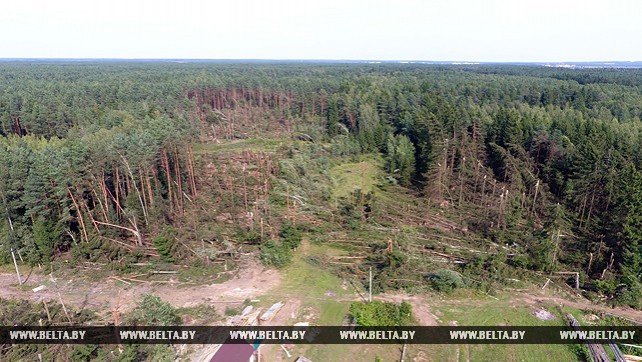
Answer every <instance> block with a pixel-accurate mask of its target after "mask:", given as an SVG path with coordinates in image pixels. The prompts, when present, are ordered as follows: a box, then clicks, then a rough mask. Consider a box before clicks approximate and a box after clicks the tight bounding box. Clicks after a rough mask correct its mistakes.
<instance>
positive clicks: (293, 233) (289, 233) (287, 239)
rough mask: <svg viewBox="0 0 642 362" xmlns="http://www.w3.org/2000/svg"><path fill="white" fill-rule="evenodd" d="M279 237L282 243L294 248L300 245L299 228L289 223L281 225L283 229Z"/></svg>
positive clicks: (301, 236) (301, 237)
mask: <svg viewBox="0 0 642 362" xmlns="http://www.w3.org/2000/svg"><path fill="white" fill-rule="evenodd" d="M281 238H282V239H283V240H282V243H283V245H285V246H287V247H288V248H290V249H292V250H294V249H296V248H298V247H299V245H301V240H302V239H303V235H302V233H301V230H299V229H298V228H297V227H295V226H292V225H291V224H286V225H285V226H283V230H281Z"/></svg>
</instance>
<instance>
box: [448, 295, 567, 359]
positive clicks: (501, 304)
mask: <svg viewBox="0 0 642 362" xmlns="http://www.w3.org/2000/svg"><path fill="white" fill-rule="evenodd" d="M459 294H460V293H453V295H451V296H450V298H448V299H445V300H443V301H442V302H436V303H437V304H438V306H437V307H435V309H438V310H439V311H440V312H441V313H443V317H442V320H443V321H444V324H448V323H453V322H454V321H456V322H457V325H459V326H475V325H479V326H499V325H513V326H547V325H550V326H556V325H564V321H563V319H562V316H561V315H560V314H559V311H558V310H556V307H555V306H554V305H550V306H543V307H544V308H546V309H547V310H548V311H549V312H551V313H553V314H556V315H557V317H558V318H557V319H555V320H552V321H542V320H539V319H537V318H536V317H535V316H534V315H533V308H532V307H526V306H521V305H516V304H512V303H511V302H510V296H509V295H505V294H501V295H499V300H495V299H490V298H488V297H486V296H478V297H476V298H475V297H474V296H472V297H471V298H466V299H464V298H462V295H459ZM466 348H467V353H469V356H468V357H469V359H470V360H471V361H575V360H577V356H576V355H575V354H574V353H573V351H572V350H571V349H570V348H568V346H566V345H526V344H525V345H501V344H496V345H492V344H490V345H481V344H479V345H469V346H468V347H466ZM460 356H461V354H460Z"/></svg>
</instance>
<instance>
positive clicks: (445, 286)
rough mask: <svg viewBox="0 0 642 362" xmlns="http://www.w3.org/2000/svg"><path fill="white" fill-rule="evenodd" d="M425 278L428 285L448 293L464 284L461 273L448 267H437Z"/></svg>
mask: <svg viewBox="0 0 642 362" xmlns="http://www.w3.org/2000/svg"><path fill="white" fill-rule="evenodd" d="M427 278H428V281H429V283H430V286H431V287H432V288H433V289H434V290H436V291H438V292H444V293H450V292H452V291H453V290H455V289H457V288H463V287H465V286H466V284H465V283H464V280H463V279H462V278H461V275H460V274H459V273H457V272H455V271H452V270H450V269H439V270H437V271H436V272H434V273H430V274H428V277H427Z"/></svg>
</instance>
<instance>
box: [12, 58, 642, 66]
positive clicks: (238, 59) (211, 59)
mask: <svg viewBox="0 0 642 362" xmlns="http://www.w3.org/2000/svg"><path fill="white" fill-rule="evenodd" d="M29 60H37V61H47V60H49V61H62V60H67V61H100V60H111V61H203V62H207V61H210V62H217V61H218V62H221V61H226V62H230V61H231V62H243V61H250V62H270V61H271V62H380V63H436V64H454V63H455V64H461V65H474V64H572V63H599V64H609V63H642V60H550V61H538V60H430V59H342V58H154V57H149V58H147V57H144V58H143V57H135V58H126V57H0V61H29Z"/></svg>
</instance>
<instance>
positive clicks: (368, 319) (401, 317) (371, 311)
mask: <svg viewBox="0 0 642 362" xmlns="http://www.w3.org/2000/svg"><path fill="white" fill-rule="evenodd" d="M349 313H350V316H351V317H352V318H354V320H355V321H356V323H357V325H359V326H363V327H377V326H387V327H390V326H404V325H407V324H408V323H410V321H411V320H412V306H411V305H410V304H408V303H406V302H402V303H401V304H400V305H397V304H395V303H388V302H380V301H374V302H370V303H364V302H355V303H352V304H351V305H350V312H349Z"/></svg>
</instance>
